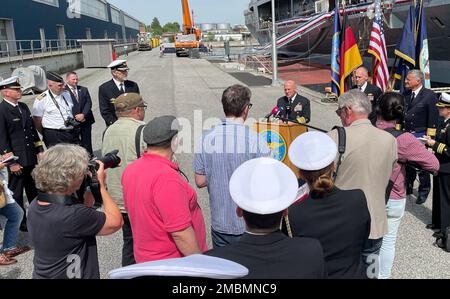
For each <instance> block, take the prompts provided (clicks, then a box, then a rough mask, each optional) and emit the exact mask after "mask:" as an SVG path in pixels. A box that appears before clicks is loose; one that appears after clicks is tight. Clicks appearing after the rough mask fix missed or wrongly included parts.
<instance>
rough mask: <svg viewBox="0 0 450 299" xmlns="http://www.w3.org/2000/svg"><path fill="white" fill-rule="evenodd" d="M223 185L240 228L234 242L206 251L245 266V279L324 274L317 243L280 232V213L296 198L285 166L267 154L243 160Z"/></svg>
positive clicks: (291, 175)
mask: <svg viewBox="0 0 450 299" xmlns="http://www.w3.org/2000/svg"><path fill="white" fill-rule="evenodd" d="M268 174H269V175H268ZM280 186H283V188H280ZM229 188H230V194H231V198H232V199H233V201H234V202H235V203H236V205H237V206H238V208H237V209H236V213H237V215H238V216H239V217H243V218H244V221H245V224H246V231H245V233H244V234H243V235H242V237H241V238H240V240H239V241H237V242H235V243H233V244H230V245H227V246H224V247H218V248H215V249H212V250H210V251H207V252H206V253H205V254H206V255H209V256H215V257H220V258H224V259H227V260H231V261H233V262H236V263H238V264H241V265H243V266H244V267H246V268H247V269H248V270H249V273H248V275H247V276H245V277H244V278H245V279H320V278H326V270H325V261H324V256H323V249H322V246H321V244H320V242H319V241H318V240H316V239H311V238H296V237H294V238H289V237H288V236H286V235H284V234H283V233H282V232H281V231H280V224H281V219H282V217H283V215H287V214H286V213H287V208H288V207H289V206H290V205H291V204H292V203H294V202H295V201H296V200H297V198H298V197H297V189H298V181H297V178H296V176H295V174H294V173H293V172H292V171H291V170H290V169H289V168H288V167H287V166H286V165H284V164H283V163H281V162H279V161H276V160H273V159H270V158H257V159H253V160H249V161H247V162H245V163H244V164H242V165H241V166H239V167H238V168H237V169H236V170H235V172H234V173H233V176H232V177H231V179H230V186H229Z"/></svg>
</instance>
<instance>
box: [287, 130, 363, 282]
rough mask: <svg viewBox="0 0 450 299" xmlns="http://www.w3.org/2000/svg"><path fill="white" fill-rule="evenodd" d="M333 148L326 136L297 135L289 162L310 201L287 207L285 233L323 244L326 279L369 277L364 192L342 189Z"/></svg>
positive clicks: (331, 142) (335, 151)
mask: <svg viewBox="0 0 450 299" xmlns="http://www.w3.org/2000/svg"><path fill="white" fill-rule="evenodd" d="M336 155H337V147H336V144H335V143H334V141H333V140H332V139H331V138H330V137H329V136H328V135H326V134H324V133H320V132H308V133H305V134H302V135H300V136H299V137H298V138H297V139H295V140H294V142H293V143H292V144H291V146H290V148H289V159H290V160H291V161H292V163H293V164H294V165H296V166H297V167H298V168H299V170H300V176H301V178H302V179H303V180H305V181H306V182H307V184H308V186H309V189H310V194H309V196H308V197H307V198H306V199H304V200H302V201H300V202H297V203H295V204H293V205H292V206H291V207H289V210H288V216H287V217H286V224H285V225H286V230H287V231H290V232H291V234H292V235H293V236H302V237H311V238H316V239H318V240H319V241H320V242H321V243H322V247H323V250H324V257H325V264H326V268H327V272H328V277H329V278H350V279H351V278H354V279H358V278H367V274H366V268H365V265H364V263H363V260H362V256H361V251H362V248H363V244H364V242H365V241H366V240H367V238H368V237H369V232H370V214H369V210H368V208H367V203H366V197H365V195H364V192H363V191H362V190H346V191H344V190H340V189H339V188H337V187H336V186H334V183H333V179H332V175H333V171H334V160H335V158H336Z"/></svg>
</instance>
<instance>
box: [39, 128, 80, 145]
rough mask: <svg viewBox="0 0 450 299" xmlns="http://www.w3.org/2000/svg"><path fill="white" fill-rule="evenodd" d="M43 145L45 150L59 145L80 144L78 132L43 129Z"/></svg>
mask: <svg viewBox="0 0 450 299" xmlns="http://www.w3.org/2000/svg"><path fill="white" fill-rule="evenodd" d="M43 133H44V134H43V136H44V143H45V145H46V146H47V148H49V147H52V146H54V145H57V144H60V143H70V144H80V132H79V129H77V130H70V131H63V130H55V129H45V128H44V131H43Z"/></svg>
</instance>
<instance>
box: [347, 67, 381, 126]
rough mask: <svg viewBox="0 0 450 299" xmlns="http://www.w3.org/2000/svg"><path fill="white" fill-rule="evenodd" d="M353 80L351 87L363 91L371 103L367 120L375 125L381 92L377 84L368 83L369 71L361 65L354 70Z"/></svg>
mask: <svg viewBox="0 0 450 299" xmlns="http://www.w3.org/2000/svg"><path fill="white" fill-rule="evenodd" d="M354 81H355V82H354V83H355V85H354V86H353V87H352V89H359V90H360V91H362V92H364V93H365V94H366V95H367V96H368V97H369V100H370V102H371V103H372V112H371V113H370V114H369V120H370V122H371V123H372V125H374V126H375V124H376V122H377V107H378V100H379V98H380V97H381V95H382V94H383V92H382V91H381V89H380V88H379V87H378V86H375V85H372V84H370V83H369V71H368V70H367V69H366V68H365V67H363V66H361V67H359V68H357V69H356V70H355V74H354Z"/></svg>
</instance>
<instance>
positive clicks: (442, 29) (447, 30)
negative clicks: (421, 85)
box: [246, 0, 450, 83]
mask: <svg viewBox="0 0 450 299" xmlns="http://www.w3.org/2000/svg"><path fill="white" fill-rule="evenodd" d="M262 2H263V1H262ZM424 3H425V16H426V25H427V31H428V44H429V49H430V63H431V70H432V80H434V81H437V82H449V83H450V78H446V77H449V76H443V77H442V76H441V75H440V73H441V71H440V70H439V69H443V70H445V69H447V70H448V68H447V67H448V66H450V0H431V1H427V2H424ZM410 5H411V2H409V1H398V2H396V3H395V4H394V5H393V7H392V9H385V14H384V16H385V20H386V22H385V24H384V29H385V31H384V32H385V38H386V47H387V51H388V56H389V58H391V59H392V58H394V49H395V46H396V44H397V42H398V40H399V38H400V34H401V32H402V29H403V25H404V22H405V19H406V17H407V14H408V10H409V7H410ZM368 6H369V4H366V5H361V6H359V8H358V9H354V10H353V13H352V14H349V15H348V18H349V24H350V26H351V27H352V29H353V31H354V33H355V38H356V41H357V43H358V47H359V49H360V51H361V53H362V54H366V50H367V47H368V44H369V37H370V30H371V26H372V20H370V19H369V18H368V17H367V14H366V11H367V8H368ZM257 11H258V10H257V9H256V7H255V9H254V11H253V13H252V14H253V15H252V14H251V13H249V12H247V14H246V20H247V21H248V22H247V26H248V27H249V29H250V31H251V32H252V34H253V35H254V36H255V38H256V39H257V40H258V41H259V43H260V44H261V45H265V44H267V43H270V42H271V38H270V34H271V32H270V31H269V29H268V28H258V27H259V25H260V24H255V22H254V20H255V19H256V20H258V16H257ZM307 19H308V18H307V17H302V18H297V19H292V20H289V21H286V20H281V21H279V22H277V31H278V32H277V35H278V36H282V35H284V34H286V33H288V32H290V31H292V30H294V29H295V28H298V27H299V26H301V24H302V23H304V22H303V20H307ZM252 20H253V21H252ZM332 21H333V19H332V18H329V19H328V21H327V22H325V23H324V24H322V25H321V26H319V27H317V28H314V29H313V30H311V31H310V32H308V33H305V34H304V35H302V36H301V37H299V38H297V39H295V40H292V41H291V42H289V43H288V44H287V45H285V46H283V47H281V48H280V49H279V50H278V53H279V57H280V58H304V57H308V56H311V55H312V56H314V57H315V58H317V57H320V56H322V58H325V59H326V58H327V57H329V55H330V52H331V39H332V35H333V28H332V27H333V25H332ZM328 61H329V60H328ZM369 61H370V60H369ZM392 63H393V61H391V65H392ZM444 65H445V68H444V67H443V66H444ZM433 66H434V68H433ZM433 74H434V76H433Z"/></svg>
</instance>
